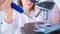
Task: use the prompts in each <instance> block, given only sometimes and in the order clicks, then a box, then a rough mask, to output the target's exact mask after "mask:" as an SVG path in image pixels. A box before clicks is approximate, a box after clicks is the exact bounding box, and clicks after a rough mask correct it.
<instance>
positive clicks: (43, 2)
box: [31, 0, 60, 34]
mask: <svg viewBox="0 0 60 34" xmlns="http://www.w3.org/2000/svg"><path fill="white" fill-rule="evenodd" d="M31 2H32V3H36V7H37V11H36V13H35V17H38V16H39V14H40V13H41V12H42V11H43V21H42V22H38V24H35V28H34V31H35V32H36V33H38V32H41V33H44V34H48V33H51V32H53V31H56V30H58V29H60V24H54V23H53V22H49V21H47V20H48V16H49V13H51V12H52V9H53V7H54V5H55V2H54V1H53V0H31ZM50 17H51V16H50Z"/></svg>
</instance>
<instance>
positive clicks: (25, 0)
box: [21, 0, 33, 9]
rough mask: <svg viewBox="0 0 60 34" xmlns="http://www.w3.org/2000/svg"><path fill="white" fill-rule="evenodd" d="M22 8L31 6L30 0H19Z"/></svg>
mask: <svg viewBox="0 0 60 34" xmlns="http://www.w3.org/2000/svg"><path fill="white" fill-rule="evenodd" d="M21 1H22V5H23V7H24V8H27V9H30V8H31V7H32V6H33V3H32V2H31V1H30V0H21Z"/></svg>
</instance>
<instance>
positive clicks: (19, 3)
mask: <svg viewBox="0 0 60 34" xmlns="http://www.w3.org/2000/svg"><path fill="white" fill-rule="evenodd" d="M18 6H20V7H23V5H22V2H21V0H18ZM31 10H35V3H34V4H33V6H32V7H31Z"/></svg>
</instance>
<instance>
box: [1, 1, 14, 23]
mask: <svg viewBox="0 0 60 34" xmlns="http://www.w3.org/2000/svg"><path fill="white" fill-rule="evenodd" d="M11 2H12V0H8V1H7V0H5V2H4V3H3V4H2V5H1V7H2V10H3V11H4V12H3V19H4V20H5V21H6V23H8V24H9V23H12V14H13V10H12V8H11V6H10V4H11Z"/></svg>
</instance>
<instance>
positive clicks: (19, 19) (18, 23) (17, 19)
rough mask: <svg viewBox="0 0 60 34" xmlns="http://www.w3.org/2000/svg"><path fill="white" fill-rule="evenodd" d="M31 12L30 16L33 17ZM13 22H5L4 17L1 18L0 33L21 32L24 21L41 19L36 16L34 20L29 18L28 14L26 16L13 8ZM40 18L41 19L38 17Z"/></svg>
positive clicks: (19, 33) (11, 33) (16, 33)
mask: <svg viewBox="0 0 60 34" xmlns="http://www.w3.org/2000/svg"><path fill="white" fill-rule="evenodd" d="M33 13H34V12H32V13H31V16H32V17H33ZM12 18H13V22H12V23H11V24H7V23H6V22H5V21H4V19H2V22H3V24H2V26H1V34H22V33H21V27H23V26H24V24H25V23H29V22H35V21H36V20H37V21H39V20H42V18H41V17H37V19H36V20H35V18H33V19H31V18H29V17H28V16H26V15H25V14H23V13H19V12H17V11H15V10H13V17H12ZM40 18H41V19H40Z"/></svg>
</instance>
